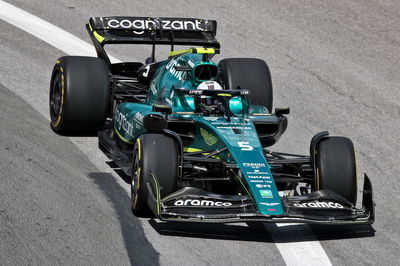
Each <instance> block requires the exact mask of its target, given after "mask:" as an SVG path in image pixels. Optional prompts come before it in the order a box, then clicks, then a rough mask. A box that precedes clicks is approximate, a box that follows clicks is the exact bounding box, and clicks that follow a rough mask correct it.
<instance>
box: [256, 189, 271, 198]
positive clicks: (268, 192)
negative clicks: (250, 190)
mask: <svg viewBox="0 0 400 266" xmlns="http://www.w3.org/2000/svg"><path fill="white" fill-rule="evenodd" d="M259 192H260V195H261V197H263V198H272V197H273V195H272V191H271V190H269V189H266V190H259Z"/></svg>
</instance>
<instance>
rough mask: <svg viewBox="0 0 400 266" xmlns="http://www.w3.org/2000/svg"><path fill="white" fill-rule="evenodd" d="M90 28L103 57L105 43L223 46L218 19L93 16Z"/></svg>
mask: <svg viewBox="0 0 400 266" xmlns="http://www.w3.org/2000/svg"><path fill="white" fill-rule="evenodd" d="M86 28H87V30H88V32H89V34H90V36H91V38H92V41H93V43H94V45H95V48H96V51H97V54H98V56H99V57H101V58H103V59H105V60H106V61H107V63H109V59H108V57H107V55H106V54H105V51H104V49H103V46H104V45H105V44H118V43H120V44H152V45H153V47H154V46H155V45H158V44H164V45H171V48H172V49H171V50H173V46H174V45H195V46H204V47H214V48H219V47H220V44H219V42H218V41H217V39H216V38H215V35H216V34H217V21H215V20H205V19H196V18H149V17H91V18H90V19H89V23H88V24H86Z"/></svg>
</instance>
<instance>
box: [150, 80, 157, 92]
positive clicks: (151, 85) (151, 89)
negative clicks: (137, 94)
mask: <svg viewBox="0 0 400 266" xmlns="http://www.w3.org/2000/svg"><path fill="white" fill-rule="evenodd" d="M150 91H151V92H152V93H153V94H154V95H156V94H157V90H156V85H154V82H152V83H151V84H150Z"/></svg>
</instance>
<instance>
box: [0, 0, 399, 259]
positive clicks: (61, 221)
mask: <svg viewBox="0 0 400 266" xmlns="http://www.w3.org/2000/svg"><path fill="white" fill-rule="evenodd" d="M7 2H9V3H11V4H13V5H15V6H17V7H19V8H22V9H24V10H26V11H28V12H30V13H32V14H34V15H36V16H38V17H40V18H42V19H44V20H46V21H48V22H50V23H52V24H54V25H56V26H58V27H60V28H62V29H64V30H66V31H68V32H70V33H72V34H74V35H75V36H77V37H79V38H81V39H83V40H86V41H88V42H89V41H90V40H89V37H88V35H87V33H86V30H85V28H84V23H86V22H87V20H88V18H89V17H90V16H101V15H134V16H177V17H187V16H190V17H202V18H209V19H217V20H218V22H219V25H218V35H217V37H218V39H219V41H220V42H221V44H222V54H221V55H220V56H218V58H217V59H220V58H225V57H258V58H262V59H264V60H266V61H267V62H268V64H269V66H270V69H271V73H272V79H273V84H274V90H275V91H274V97H275V98H274V106H275V107H279V106H289V107H291V110H292V114H291V115H290V116H289V119H290V120H289V128H288V130H287V133H286V134H285V135H284V136H283V138H282V139H281V141H280V143H278V144H277V145H276V146H274V149H275V150H282V151H288V152H299V153H307V151H308V145H309V141H310V139H311V137H312V136H313V134H314V133H317V132H319V131H322V130H329V131H330V133H331V134H332V135H345V136H348V137H350V138H351V139H352V140H353V142H354V143H355V147H356V151H357V155H358V156H357V159H358V165H359V176H360V177H361V175H362V173H363V172H367V173H368V175H369V176H370V178H371V180H372V184H373V186H374V190H375V201H376V216H377V217H376V219H377V220H376V223H375V224H374V225H373V226H372V227H369V226H363V227H340V228H337V227H328V228H327V227H321V226H313V227H311V229H312V234H309V233H308V232H309V231H307V230H306V229H304V227H303V226H301V225H294V226H285V227H284V228H285V229H281V228H278V227H276V226H275V225H267V226H264V225H251V226H247V225H246V224H232V225H199V224H176V223H170V224H162V223H161V224H160V223H159V222H157V221H151V220H147V219H138V218H135V217H133V216H132V214H131V212H130V208H129V196H128V194H127V193H126V187H125V188H124V185H125V186H128V185H127V184H125V183H124V181H123V180H122V179H121V178H120V177H119V176H118V175H117V174H116V173H115V172H113V170H112V169H110V167H109V166H108V165H107V164H106V163H105V161H106V159H105V157H104V156H103V155H102V154H101V153H100V151H98V150H97V143H96V139H94V138H88V139H87V138H75V139H70V138H63V137H59V136H57V135H55V134H54V133H53V132H52V131H51V130H50V128H49V120H48V87H49V79H50V75H51V70H52V66H53V64H54V62H55V60H56V59H57V58H58V57H60V56H62V55H65V54H63V53H62V52H61V51H60V50H57V49H56V48H54V47H52V46H50V45H48V44H47V43H45V42H43V41H41V40H39V39H37V38H35V37H34V36H32V35H30V34H29V33H27V32H25V31H22V30H20V29H18V28H16V27H14V26H12V25H10V24H8V23H7V22H5V21H3V20H0V29H1V30H0V114H1V116H0V117H1V120H0V175H1V177H0V261H1V264H4V265H11V264H18V265H27V264H31V265H54V264H79V265H83V264H92V265H94V264H96V265H97V264H112V265H127V264H133V265H158V264H161V265H243V264H247V265H283V264H285V263H288V261H289V260H287V258H284V257H283V256H282V255H281V254H282V253H281V252H280V250H279V249H278V248H277V243H278V244H279V243H306V242H307V241H309V240H313V239H314V238H315V237H316V238H317V239H318V240H319V243H320V244H321V245H322V247H323V249H324V251H325V252H326V255H327V256H328V258H329V260H330V262H331V263H332V264H333V265H365V264H370V265H394V264H397V263H398V252H399V250H400V240H399V239H400V238H399V236H400V233H399V228H400V214H399V211H398V209H399V205H400V196H399V193H398V190H399V189H400V186H399V184H398V179H399V177H400V169H399V167H398V164H397V162H398V161H400V155H399V150H400V141H399V139H400V138H399V133H398V132H400V123H399V117H400V106H399V102H400V92H399V88H400V75H398V73H399V70H400V67H399V63H398V62H399V61H400V34H399V33H400V19H399V16H398V14H399V13H400V2H399V1H397V0H393V1H368V2H366V1H329V2H328V1H323V2H322V1H282V0H281V1H247V2H239V1H235V2H234V1H197V2H189V1H174V2H168V3H167V2H166V1H152V2H151V3H146V2H144V1H127V0H125V1H124V0H119V1H102V0H100V1H92V0H91V1H84V2H83V1H73V0H68V1H51V0H40V1H39V0H35V1H34V0H24V1H22V0H21V1H20V0H13V1H7ZM124 48H125V47H124ZM111 52H112V54H113V55H114V56H115V57H117V58H121V59H124V58H133V59H134V60H140V61H141V60H143V59H144V58H145V57H146V56H147V55H148V54H149V53H150V49H149V48H148V47H135V49H130V50H126V49H120V47H118V48H115V49H111ZM162 58H164V56H163V55H159V59H162ZM360 183H361V184H360V185H362V182H360ZM360 188H361V186H360ZM360 188H359V189H360ZM307 228H308V227H307ZM271 232H278V233H275V234H274V233H272V234H271ZM272 235H273V237H272ZM277 236H278V237H277ZM276 242H277V243H276ZM298 247H299V249H298V252H299V253H301V252H305V251H304V250H302V248H301V245H298ZM302 263H303V262H302V261H298V264H302ZM288 264H289V263H288Z"/></svg>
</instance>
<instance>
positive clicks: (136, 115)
mask: <svg viewBox="0 0 400 266" xmlns="http://www.w3.org/2000/svg"><path fill="white" fill-rule="evenodd" d="M133 118H134V119H135V120H136V122H138V123H143V115H142V114H141V113H139V112H137V113H136V114H135V115H134V116H133Z"/></svg>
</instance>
